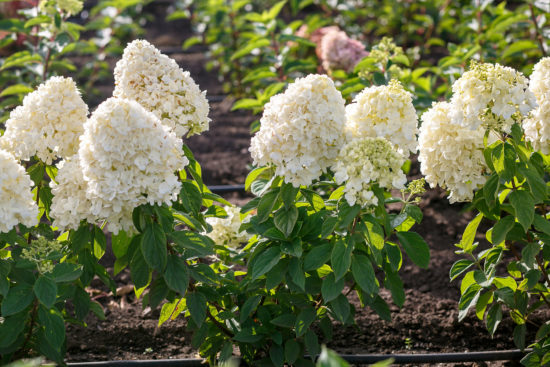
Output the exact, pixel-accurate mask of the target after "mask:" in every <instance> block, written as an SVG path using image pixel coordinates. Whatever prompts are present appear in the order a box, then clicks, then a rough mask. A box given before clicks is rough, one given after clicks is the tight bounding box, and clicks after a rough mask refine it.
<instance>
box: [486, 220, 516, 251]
mask: <svg viewBox="0 0 550 367" xmlns="http://www.w3.org/2000/svg"><path fill="white" fill-rule="evenodd" d="M515 223H516V219H515V218H514V217H513V216H511V215H508V216H506V217H504V218H501V219H500V220H499V221H498V222H497V223H496V224H495V226H494V227H493V231H492V233H491V242H492V243H493V245H499V244H500V243H501V242H502V241H504V240H505V239H506V235H507V234H508V232H510V230H511V229H512V228H513V227H514V224H515Z"/></svg>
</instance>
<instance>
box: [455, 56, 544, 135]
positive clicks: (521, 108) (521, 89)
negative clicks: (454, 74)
mask: <svg viewBox="0 0 550 367" xmlns="http://www.w3.org/2000/svg"><path fill="white" fill-rule="evenodd" d="M528 83H529V81H528V79H527V78H526V77H525V76H524V75H523V74H522V73H520V72H518V71H516V70H514V69H512V68H509V67H506V66H502V65H499V64H479V63H472V66H471V68H470V70H469V71H467V72H466V73H464V75H462V76H461V77H460V78H459V79H458V80H457V81H456V82H455V83H454V84H453V96H452V98H451V105H452V110H451V121H452V122H453V123H455V124H458V125H461V126H463V127H467V128H469V129H471V130H477V129H478V127H479V126H482V127H483V128H484V129H490V130H493V131H496V132H506V133H509V132H510V129H511V127H512V125H513V124H514V123H515V122H520V121H521V119H522V118H523V117H524V116H526V115H527V114H528V112H529V111H531V110H532V109H533V108H535V107H536V106H537V102H536V99H535V95H534V94H533V92H531V91H530V90H529V88H528V87H529V85H528Z"/></svg>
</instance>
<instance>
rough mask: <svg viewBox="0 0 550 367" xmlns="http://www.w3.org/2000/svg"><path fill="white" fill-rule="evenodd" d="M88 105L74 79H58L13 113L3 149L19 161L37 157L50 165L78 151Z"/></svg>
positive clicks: (5, 134) (7, 125)
mask: <svg viewBox="0 0 550 367" xmlns="http://www.w3.org/2000/svg"><path fill="white" fill-rule="evenodd" d="M87 116H88V106H87V105H86V103H84V101H83V100H82V97H81V96H80V92H79V91H78V89H77V88H76V84H75V82H74V81H73V80H72V79H71V78H64V77H61V76H54V77H52V78H50V79H48V81H46V82H45V83H43V84H41V85H40V86H39V87H38V89H37V90H35V91H34V92H32V93H30V94H28V95H26V96H25V98H24V99H23V105H21V106H19V107H17V108H16V109H15V110H13V111H12V112H11V113H10V118H9V119H8V120H7V121H6V131H5V132H4V135H3V136H2V138H0V147H2V148H3V149H6V150H7V151H9V152H12V153H13V155H14V156H15V157H16V158H17V159H22V160H28V159H30V158H31V157H32V156H34V155H36V156H37V157H38V159H40V160H41V161H42V162H45V163H46V164H51V163H52V161H53V160H55V159H57V158H65V157H69V156H71V155H73V154H75V153H76V152H77V151H78V138H79V136H80V135H81V134H82V132H83V131H84V127H83V124H84V122H86V118H87Z"/></svg>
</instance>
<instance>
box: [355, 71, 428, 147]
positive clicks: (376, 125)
mask: <svg viewBox="0 0 550 367" xmlns="http://www.w3.org/2000/svg"><path fill="white" fill-rule="evenodd" d="M346 118H347V120H346V132H347V135H348V140H351V139H357V138H364V137H371V138H375V137H381V138H385V139H386V140H388V141H390V142H391V143H393V144H394V145H395V146H396V147H397V149H398V150H399V152H400V153H403V154H407V153H408V152H409V151H410V152H411V153H414V152H416V148H417V147H416V146H417V142H416V135H417V134H418V128H417V124H418V117H417V116H416V110H415V109H414V106H413V104H412V96H411V94H410V93H409V92H407V91H406V90H405V89H404V88H403V86H402V85H401V84H400V83H399V82H398V81H397V80H391V81H390V83H389V85H382V86H374V87H369V88H365V89H364V90H363V91H362V92H361V93H359V94H358V95H357V96H356V97H355V99H354V100H353V103H352V104H350V105H348V106H347V107H346Z"/></svg>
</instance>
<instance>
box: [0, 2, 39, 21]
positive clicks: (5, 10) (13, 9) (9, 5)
mask: <svg viewBox="0 0 550 367" xmlns="http://www.w3.org/2000/svg"><path fill="white" fill-rule="evenodd" d="M37 4H38V0H18V1H6V2H1V3H0V15H2V18H18V14H17V11H18V10H19V9H26V8H32V7H34V6H36V5H37Z"/></svg>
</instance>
